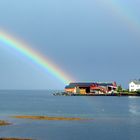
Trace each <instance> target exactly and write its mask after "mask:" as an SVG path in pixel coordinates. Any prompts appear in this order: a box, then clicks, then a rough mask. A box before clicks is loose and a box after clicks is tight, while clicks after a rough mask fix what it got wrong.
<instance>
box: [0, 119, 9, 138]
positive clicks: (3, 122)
mask: <svg viewBox="0 0 140 140" xmlns="http://www.w3.org/2000/svg"><path fill="white" fill-rule="evenodd" d="M5 125H11V123H9V122H7V121H4V120H0V126H5ZM0 140H1V139H0Z"/></svg>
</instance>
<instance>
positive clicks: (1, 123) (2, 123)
mask: <svg viewBox="0 0 140 140" xmlns="http://www.w3.org/2000/svg"><path fill="white" fill-rule="evenodd" d="M5 125H11V123H9V122H7V121H4V120H0V126H5Z"/></svg>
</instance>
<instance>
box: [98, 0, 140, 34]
mask: <svg viewBox="0 0 140 140" xmlns="http://www.w3.org/2000/svg"><path fill="white" fill-rule="evenodd" d="M99 2H100V4H103V5H104V6H105V7H108V8H109V9H110V10H111V13H113V15H114V16H117V17H118V18H120V19H121V20H122V21H123V22H125V23H126V24H127V25H128V27H129V29H131V30H132V31H135V32H140V21H139V20H138V18H137V17H136V16H135V15H134V14H133V12H131V11H132V10H131V9H129V8H127V7H126V5H125V2H123V1H122V0H106V1H104V0H99Z"/></svg>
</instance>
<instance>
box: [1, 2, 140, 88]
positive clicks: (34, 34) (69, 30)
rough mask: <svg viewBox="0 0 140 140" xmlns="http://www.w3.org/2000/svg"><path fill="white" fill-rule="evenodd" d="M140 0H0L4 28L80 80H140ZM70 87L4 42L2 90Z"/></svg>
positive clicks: (121, 82)
mask: <svg viewBox="0 0 140 140" xmlns="http://www.w3.org/2000/svg"><path fill="white" fill-rule="evenodd" d="M139 5H140V1H139V0H123V2H122V0H106V1H104V0H70V1H66V0H59V1H58V0H20V1H19V0H12V1H9V0H0V30H3V31H6V32H8V33H9V34H10V35H11V36H14V37H17V38H18V39H20V40H22V41H24V42H26V43H27V44H29V46H30V47H31V48H32V49H35V50H36V51H38V52H40V53H41V54H42V55H44V56H46V57H48V58H49V59H50V60H51V61H52V62H53V63H54V64H56V65H57V66H58V67H59V68H60V69H61V70H62V71H64V72H66V73H67V75H68V76H69V77H74V80H75V81H76V82H93V81H101V82H108V81H116V82H117V83H118V84H121V85H122V86H123V87H124V88H128V83H129V81H130V80H132V79H139V78H140V71H139V69H140V65H139V52H140V39H139V37H140V20H139V19H140V9H139ZM64 87H65V84H64V83H63V82H62V81H61V80H60V79H58V78H57V77H55V75H53V74H52V73H49V72H47V71H45V70H43V69H42V68H41V67H39V66H38V65H36V64H34V63H33V62H32V61H30V60H29V59H28V58H26V57H24V56H22V55H21V54H20V53H18V52H16V51H15V50H11V49H9V48H8V46H7V45H5V44H3V43H2V42H0V89H63V88H64Z"/></svg>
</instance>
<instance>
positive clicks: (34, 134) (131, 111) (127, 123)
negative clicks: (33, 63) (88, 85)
mask: <svg viewBox="0 0 140 140" xmlns="http://www.w3.org/2000/svg"><path fill="white" fill-rule="evenodd" d="M51 92H52V91H0V119H6V120H8V121H10V122H12V123H13V125H11V126H4V127H0V137H29V138H34V139H37V140H112V139H113V140H118V139H119V140H139V139H140V98H139V97H135V98H134V97H133V98H132V97H63V96H52V95H51ZM12 115H48V116H66V117H81V118H93V120H88V121H35V120H22V119H13V118H11V117H10V116H12Z"/></svg>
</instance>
